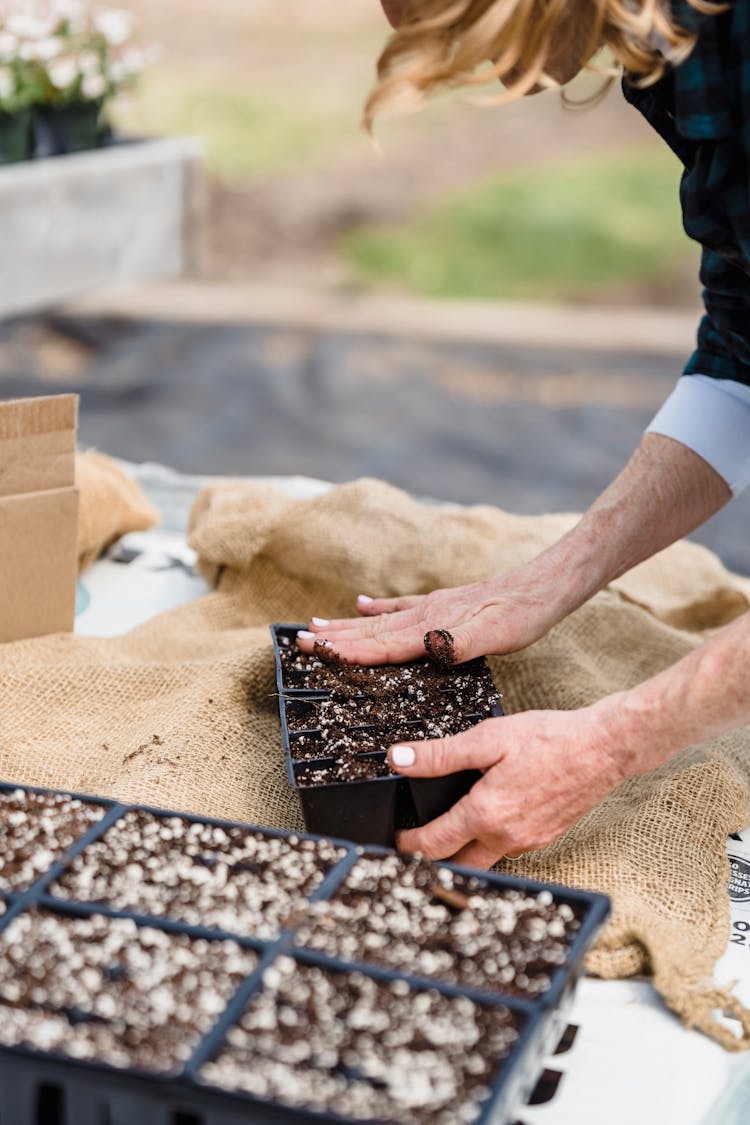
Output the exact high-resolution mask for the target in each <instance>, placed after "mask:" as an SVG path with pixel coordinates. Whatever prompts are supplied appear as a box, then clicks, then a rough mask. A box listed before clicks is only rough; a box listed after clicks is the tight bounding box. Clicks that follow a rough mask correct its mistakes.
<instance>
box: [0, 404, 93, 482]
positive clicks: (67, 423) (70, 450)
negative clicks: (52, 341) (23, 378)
mask: <svg viewBox="0 0 750 1125" xmlns="http://www.w3.org/2000/svg"><path fill="white" fill-rule="evenodd" d="M77 413H78V396H77V395H47V396H41V397H39V398H20V399H15V400H13V401H11V402H0V497H3V496H16V495H19V494H21V493H29V492H41V491H46V490H48V489H58V488H68V487H71V486H72V485H74V484H75V444H76V419H77Z"/></svg>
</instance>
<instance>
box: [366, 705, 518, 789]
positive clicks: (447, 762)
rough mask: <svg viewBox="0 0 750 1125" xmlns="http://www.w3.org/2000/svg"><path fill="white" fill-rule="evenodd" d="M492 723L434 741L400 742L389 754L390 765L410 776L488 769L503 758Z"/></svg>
mask: <svg viewBox="0 0 750 1125" xmlns="http://www.w3.org/2000/svg"><path fill="white" fill-rule="evenodd" d="M491 722H492V720H491V719H487V720H485V723H479V724H478V725H477V726H475V727H472V729H471V730H467V731H464V732H463V733H462V734H454V735H451V737H449V738H431V739H427V740H425V741H424V742H398V743H396V744H395V745H394V746H391V747H390V749H389V751H388V762H389V764H390V765H391V766H392V768H393V769H395V770H397V771H398V772H399V773H402V774H404V775H405V776H406V777H444V776H445V774H447V773H459V772H460V771H461V770H486V769H489V767H490V766H492V765H494V764H495V762H497V760H498V758H499V757H500V749H499V747H498V745H497V739H496V738H494V737H492V734H491V732H490V731H489V730H483V729H482V728H483V727H485V725H488V724H490V723H491Z"/></svg>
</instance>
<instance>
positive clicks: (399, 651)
mask: <svg viewBox="0 0 750 1125" xmlns="http://www.w3.org/2000/svg"><path fill="white" fill-rule="evenodd" d="M321 640H324V642H325V646H326V650H327V651H329V652H331V653H333V654H335V655H336V656H340V657H341V659H342V660H345V661H346V662H347V663H348V664H403V663H404V662H405V661H407V660H416V658H417V657H419V656H424V644H423V642H422V633H421V629H403V630H401V631H400V632H398V633H380V634H378V635H376V636H372V637H359V638H354V639H351V640H349V639H347V638H346V637H343V638H342V639H340V640H339V639H338V638H336V637H335V635H334V636H333V637H331V638H329V637H328V635H327V634H326V636H325V638H323V637H322V636H321V635H320V634H315V633H311V632H308V631H306V630H302V631H301V632H299V633H298V634H297V644H298V645H299V647H300V648H301V649H302V651H303V652H307V653H311V652H313V650H314V647H315V642H316V641H321Z"/></svg>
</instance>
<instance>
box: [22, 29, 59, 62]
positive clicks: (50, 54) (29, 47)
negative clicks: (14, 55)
mask: <svg viewBox="0 0 750 1125" xmlns="http://www.w3.org/2000/svg"><path fill="white" fill-rule="evenodd" d="M62 47H63V44H62V40H61V39H58V38H57V37H56V36H54V35H50V36H49V37H48V38H46V39H30V40H29V41H28V42H26V43H22V44H21V45H20V47H19V48H18V57H19V59H24V60H25V61H26V62H49V61H50V59H54V58H56V56H57V55H59V54H60V51H61V50H62Z"/></svg>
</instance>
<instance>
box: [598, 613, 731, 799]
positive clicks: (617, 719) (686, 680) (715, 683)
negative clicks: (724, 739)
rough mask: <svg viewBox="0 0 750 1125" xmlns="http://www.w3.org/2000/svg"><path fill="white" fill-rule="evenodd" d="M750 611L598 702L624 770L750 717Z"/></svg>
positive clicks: (643, 769) (652, 764)
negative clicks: (667, 665) (653, 673)
mask: <svg viewBox="0 0 750 1125" xmlns="http://www.w3.org/2000/svg"><path fill="white" fill-rule="evenodd" d="M748 667H750V612H748V613H744V614H743V615H742V617H740V618H738V619H737V620H736V621H734V622H732V624H731V625H728V626H727V627H726V628H724V629H722V630H721V632H719V633H717V634H716V635H715V636H714V637H712V638H711V639H710V640H708V641H706V642H705V643H704V644H703V645H701V646H700V648H697V649H696V650H695V651H694V652H691V653H690V654H689V655H688V656H685V657H683V659H682V660H680V661H678V663H677V664H673V665H672V666H671V667H670V668H667V669H665V671H663V672H660V673H659V675H657V676H653V677H652V678H651V679H649V680H645V681H644V682H643V683H642V684H639V685H638V686H637V687H635V688H632V689H630V690H629V691H625V692H620V693H618V694H617V695H612V696H608V697H607V698H606V699H603V700H601V701H600V702H599V703H597V704H594V708H593V710H594V711H597V712H598V713H599V714H598V718H599V720H600V721H601V723H602V729H604V730H606V731H607V735H606V741H607V745H608V746H609V747H610V749H611V754H612V756H613V757H614V758H616V760H617V762H618V764H619V765H620V766H621V767H622V773H623V776H628V777H629V776H633V775H635V774H640V773H647V772H648V771H649V770H652V769H655V768H656V766H658V765H660V764H661V763H662V762H665V761H666V760H667V759H668V758H671V757H672V756H673V755H674V754H675V753H676V752H677V751H678V750H682V749H684V748H685V747H686V746H693V745H696V744H697V743H700V742H705V741H706V740H708V739H710V738H715V737H716V736H717V735H720V734H723V733H725V732H726V731H729V730H735V729H736V728H737V727H741V726H744V725H745V724H747V723H750V677H749V676H748V672H747V670H748Z"/></svg>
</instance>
